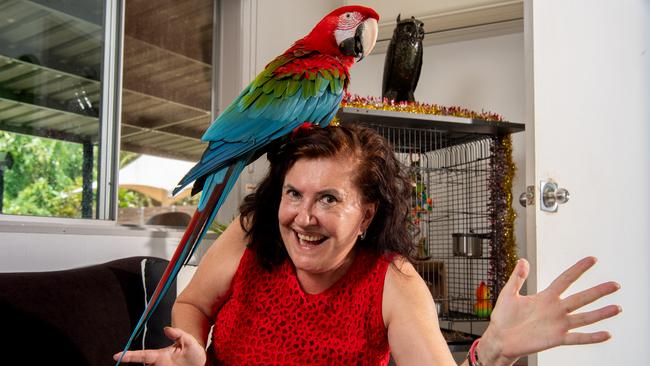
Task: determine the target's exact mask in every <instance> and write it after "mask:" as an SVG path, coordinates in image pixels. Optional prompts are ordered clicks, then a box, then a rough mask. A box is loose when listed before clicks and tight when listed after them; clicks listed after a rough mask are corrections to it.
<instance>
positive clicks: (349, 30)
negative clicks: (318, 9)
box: [296, 5, 379, 65]
mask: <svg viewBox="0 0 650 366" xmlns="http://www.w3.org/2000/svg"><path fill="white" fill-rule="evenodd" d="M378 21H379V14H377V12H376V11H374V10H373V9H371V8H367V7H365V6H358V5H350V6H343V7H340V8H338V9H335V10H334V11H332V12H331V13H329V14H327V15H326V16H325V17H324V18H323V19H322V20H321V21H320V22H319V23H318V24H316V26H315V27H314V29H312V31H311V32H309V34H308V35H307V36H306V37H305V38H303V39H301V40H300V41H298V42H296V45H301V46H304V47H306V48H308V49H310V50H315V51H318V52H320V53H324V54H328V55H332V56H338V57H340V58H342V59H346V61H347V62H346V63H349V64H350V65H352V63H354V61H361V59H363V58H364V57H366V56H367V55H368V54H369V53H370V52H371V51H372V49H373V48H374V47H375V42H377V33H378V26H377V22H378Z"/></svg>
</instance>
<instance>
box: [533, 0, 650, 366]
mask: <svg viewBox="0 0 650 366" xmlns="http://www.w3.org/2000/svg"><path fill="white" fill-rule="evenodd" d="M526 16H527V19H526V33H527V37H526V43H527V45H528V46H530V47H527V58H526V60H527V66H528V67H527V70H528V71H529V73H528V74H529V75H528V77H529V80H530V82H529V83H528V87H529V89H530V90H528V93H529V96H530V103H529V105H528V108H527V113H526V114H527V119H528V120H529V122H530V123H534V129H535V131H534V151H531V155H530V156H529V159H528V161H529V162H530V164H529V165H533V166H534V171H532V172H531V173H533V176H531V183H532V182H536V183H537V184H538V185H539V181H540V180H542V179H548V178H552V179H553V180H555V181H556V182H557V183H558V184H559V185H560V187H564V188H566V189H568V190H569V192H570V193H571V200H570V201H569V202H567V203H566V204H564V205H562V206H560V207H559V210H558V212H556V213H548V212H542V211H540V210H539V209H538V208H534V212H535V214H532V211H530V210H529V213H530V214H529V215H528V218H529V219H530V220H531V230H529V238H531V239H530V240H529V243H531V244H535V246H534V247H533V246H531V250H530V251H529V253H530V254H531V256H534V257H536V263H535V264H536V265H533V266H532V267H531V277H536V280H537V284H531V285H530V287H529V288H532V289H533V290H537V291H539V290H541V289H543V288H545V287H546V286H548V285H549V284H550V283H551V281H553V280H554V278H555V277H556V276H557V275H558V274H559V273H560V272H561V271H563V270H564V269H565V268H567V267H568V266H569V265H571V264H573V263H574V262H575V261H576V260H578V259H579V258H581V257H584V256H586V255H593V256H596V257H597V258H599V262H598V264H597V265H596V266H595V267H594V268H593V269H592V270H590V271H589V272H587V273H585V274H584V275H583V276H581V278H580V279H579V280H578V281H576V283H575V284H574V285H573V286H571V288H570V289H569V291H567V292H566V293H565V294H563V296H562V297H566V296H569V295H570V294H572V293H575V292H577V291H580V290H583V289H586V288H588V287H591V286H593V285H595V284H598V283H601V282H605V281H610V280H615V281H617V282H619V283H620V284H621V289H620V290H619V291H618V292H617V293H616V294H614V295H612V296H610V297H608V298H607V299H603V300H598V301H596V302H594V303H592V304H589V305H587V306H586V307H585V308H584V309H582V310H583V311H590V310H596V309H599V308H601V307H603V306H606V305H608V304H620V305H622V307H623V313H622V314H620V315H619V316H617V317H616V318H613V319H608V320H605V321H603V322H601V323H598V324H596V325H591V326H587V327H583V328H580V329H577V330H576V331H577V332H593V331H600V330H608V331H610V332H611V333H612V335H613V338H612V339H611V340H610V341H608V342H606V343H604V344H598V345H588V346H580V347H575V346H567V347H560V348H557V349H553V350H549V351H546V352H542V353H540V354H539V355H538V356H537V358H536V360H535V359H533V361H537V363H535V365H541V366H551V365H569V364H575V365H634V364H641V365H648V364H650V361H648V358H647V357H646V354H645V351H646V350H647V347H648V344H650V333H648V328H649V325H650V313H649V312H648V303H650V291H649V290H650V285H649V284H648V279H649V278H650V245H649V244H650V225H649V224H650V190H649V189H648V187H649V186H650V143H649V141H648V139H649V138H650V103H649V101H650V59H649V58H650V53H649V50H650V2H648V1H647V0H624V1H621V0H601V1H597V2H594V1H589V0H574V1H568V2H567V1H562V0H544V1H526ZM532 145H533V144H528V146H531V147H532ZM538 187H539V186H538ZM533 219H534V220H533Z"/></svg>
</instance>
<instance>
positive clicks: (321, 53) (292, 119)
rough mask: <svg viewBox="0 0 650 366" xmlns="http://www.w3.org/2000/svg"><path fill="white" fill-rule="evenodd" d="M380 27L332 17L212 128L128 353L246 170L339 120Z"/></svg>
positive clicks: (344, 13) (365, 12) (368, 16)
mask: <svg viewBox="0 0 650 366" xmlns="http://www.w3.org/2000/svg"><path fill="white" fill-rule="evenodd" d="M378 20H379V15H378V14H377V13H376V12H375V11H374V10H373V9H371V8H367V7H363V6H344V7H341V8H338V9H336V10H334V11H332V12H331V13H329V14H328V15H326V16H325V17H324V18H323V19H322V20H321V21H320V22H319V23H318V24H317V25H316V26H315V27H314V29H312V30H311V32H310V33H309V34H308V35H307V36H305V37H304V38H302V39H300V40H298V41H296V42H295V43H294V44H293V46H291V47H290V48H289V49H288V50H287V51H285V52H284V53H283V54H281V55H280V56H278V57H276V58H275V59H274V60H273V61H271V62H270V63H269V64H268V65H267V66H266V67H265V68H264V70H262V72H261V73H260V74H259V75H257V77H256V78H255V79H254V80H253V81H252V82H251V83H250V84H249V85H248V86H247V87H246V88H245V89H244V90H243V91H242V92H241V93H240V94H239V96H238V97H237V98H235V100H233V101H232V103H230V105H229V106H228V107H227V108H226V109H225V110H224V111H223V113H221V114H220V115H219V116H218V117H217V119H216V120H215V121H214V122H213V123H212V124H211V125H210V127H209V128H208V129H207V131H206V132H205V134H204V135H203V137H202V140H203V141H207V142H208V147H207V149H206V150H205V152H204V153H203V156H202V157H201V160H200V161H199V162H198V163H197V164H196V165H195V166H194V167H193V168H192V169H190V171H189V172H188V173H187V175H185V177H183V179H181V181H180V182H179V184H178V185H177V186H176V188H175V189H174V194H176V193H177V192H179V191H180V190H181V189H182V188H184V187H185V186H187V185H188V184H190V183H192V182H194V186H193V187H192V193H193V194H194V193H197V192H199V191H203V193H202V195H201V199H200V201H199V205H198V208H197V210H196V212H195V213H194V216H193V217H192V220H191V221H190V223H189V224H188V227H187V229H186V231H185V234H184V235H183V237H182V239H181V241H180V243H179V244H178V248H177V249H176V251H175V252H174V255H173V256H172V258H171V260H170V261H169V265H168V266H167V269H166V270H165V272H164V273H163V276H162V278H161V279H160V282H159V283H158V286H157V287H156V290H155V291H154V294H153V295H152V297H151V299H149V302H148V304H147V307H146V308H145V310H144V312H143V314H142V316H141V318H140V320H139V321H138V323H137V324H136V326H135V329H134V330H133V332H132V334H131V336H130V338H129V340H128V342H127V344H126V347H125V348H124V350H125V351H126V350H128V349H129V348H130V346H131V342H132V341H133V339H135V337H137V336H138V335H139V334H140V332H141V330H142V328H143V325H144V324H145V323H146V322H147V320H148V319H149V317H150V316H151V314H152V313H153V311H154V310H155V309H156V307H157V306H158V303H159V302H160V300H161V298H162V297H163V296H164V295H165V293H166V292H167V290H168V288H169V286H170V285H171V283H172V282H173V281H174V279H175V278H176V275H177V274H178V271H179V269H180V267H181V266H182V265H184V264H185V263H186V262H187V261H188V260H189V258H190V257H191V256H192V254H193V253H194V251H195V250H196V247H197V246H198V244H199V242H200V241H201V239H202V238H203V236H204V235H205V233H206V231H207V229H208V227H209V226H210V224H211V222H212V221H213V220H214V218H215V216H216V214H217V211H218V210H219V207H220V206H221V205H222V203H223V202H224V200H225V199H226V196H227V195H228V193H229V192H230V190H231V189H232V187H233V185H234V183H235V181H236V180H237V178H238V177H239V174H240V173H241V172H242V170H243V169H244V167H246V165H248V164H249V163H251V162H253V161H254V160H255V159H257V158H258V157H259V156H261V155H262V154H263V153H265V152H266V149H265V148H266V147H267V146H268V145H269V144H270V143H272V142H274V141H276V140H279V139H281V138H283V137H284V136H287V135H290V134H291V132H292V131H293V130H295V129H296V128H299V127H300V126H301V125H303V123H310V124H312V125H315V126H320V127H326V126H327V125H328V124H329V123H330V121H331V120H332V118H334V115H335V114H336V112H337V110H338V109H339V103H340V102H341V99H342V98H343V94H344V92H345V91H346V90H347V86H348V83H349V81H350V73H349V70H350V67H351V66H352V65H353V64H354V63H355V62H358V61H360V60H361V59H363V58H364V57H365V56H367V55H368V54H369V53H370V52H371V51H372V49H373V47H374V46H375V42H376V41H377V33H378V26H377V22H378ZM120 361H121V358H120V360H119V361H118V363H117V364H119V363H120Z"/></svg>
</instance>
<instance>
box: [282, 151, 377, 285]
mask: <svg viewBox="0 0 650 366" xmlns="http://www.w3.org/2000/svg"><path fill="white" fill-rule="evenodd" d="M355 169H356V166H355V164H354V163H353V162H352V161H351V160H350V159H348V158H319V159H300V160H298V161H297V162H296V163H295V164H294V165H293V167H292V168H291V169H289V171H288V172H287V175H286V176H285V180H284V184H283V188H282V199H281V201H280V208H279V210H278V221H279V226H280V227H279V228H280V235H281V237H282V240H283V242H284V245H285V247H286V249H287V252H288V253H289V257H290V258H291V260H292V262H293V264H294V265H295V267H296V273H297V275H298V280H299V281H300V283H301V285H302V286H303V288H304V289H305V291H308V292H309V291H310V289H311V290H314V291H316V292H319V290H323V291H324V290H325V289H327V287H329V286H330V285H331V284H333V283H334V282H335V281H336V279H338V278H340V276H342V275H343V274H344V273H345V272H346V271H347V268H348V267H349V265H350V264H351V263H352V260H353V259H354V251H353V250H352V249H353V248H354V246H355V244H356V241H357V238H358V236H359V235H360V234H361V233H362V232H363V231H364V230H365V229H366V228H367V226H368V225H369V224H370V221H371V220H372V217H373V215H374V212H375V210H374V207H375V206H374V205H372V204H364V203H362V195H361V192H360V191H359V189H358V188H357V187H356V186H355V185H354V183H353V181H352V178H353V177H354V174H355Z"/></svg>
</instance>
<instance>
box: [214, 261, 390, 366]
mask: <svg viewBox="0 0 650 366" xmlns="http://www.w3.org/2000/svg"><path fill="white" fill-rule="evenodd" d="M388 264H389V260H388V259H387V258H384V257H378V256H377V255H376V254H373V253H371V252H369V251H364V250H360V251H358V252H357V254H356V256H355V258H354V262H353V264H352V265H351V266H350V268H349V270H348V271H347V272H346V273H345V274H344V275H343V277H341V278H340V279H339V280H338V281H337V282H336V283H334V285H332V286H331V287H330V288H328V289H327V290H325V291H324V292H322V293H320V294H315V295H312V294H308V293H306V292H304V291H303V290H302V288H301V287H300V284H299V282H298V278H297V277H296V270H295V267H294V266H293V263H291V261H290V260H289V259H287V260H285V262H284V263H282V265H280V266H279V267H277V268H275V269H274V270H273V271H272V272H268V271H266V270H265V269H263V268H262V267H261V266H260V265H259V264H258V262H257V260H256V258H255V253H254V252H253V251H251V250H249V249H246V251H245V252H244V255H243V257H242V259H241V262H240V263H239V267H238V268H237V272H236V273H235V276H234V277H233V280H232V284H231V288H230V297H229V299H228V300H227V301H226V303H225V304H224V305H223V306H222V308H221V309H220V310H219V313H218V314H217V318H216V321H215V327H214V330H213V337H212V347H213V348H214V352H215V356H216V359H217V363H218V364H223V365H387V364H388V359H389V347H388V336H387V332H386V327H385V326H384V321H383V317H382V312H381V304H382V297H383V290H384V278H385V275H386V270H387V268H388Z"/></svg>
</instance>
